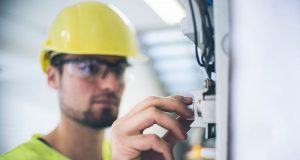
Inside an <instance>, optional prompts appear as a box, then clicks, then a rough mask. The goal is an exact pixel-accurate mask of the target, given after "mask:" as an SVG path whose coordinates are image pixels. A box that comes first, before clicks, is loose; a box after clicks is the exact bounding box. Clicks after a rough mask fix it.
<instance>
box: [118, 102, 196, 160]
mask: <svg viewBox="0 0 300 160" xmlns="http://www.w3.org/2000/svg"><path fill="white" fill-rule="evenodd" d="M191 103H192V98H190V97H182V96H170V97H163V98H161V97H149V98H147V99H146V100H144V101H142V102H141V103H139V104H138V105H137V106H136V107H134V108H133V109H132V110H131V111H130V112H129V113H128V114H126V115H125V116H123V117H121V118H120V119H118V120H117V121H115V123H114V124H113V126H112V158H113V160H125V159H126V160H132V159H143V160H147V159H149V160H150V159H151V160H162V159H165V160H173V159H174V158H173V154H172V150H173V147H174V145H175V143H176V142H177V141H178V140H185V139H186V138H187V135H186V132H187V131H188V130H189V124H190V121H187V120H185V119H189V118H191V117H192V116H193V112H192V110H190V109H188V108H187V106H188V105H190V104H191ZM165 112H175V113H177V114H178V115H179V116H180V117H181V118H177V119H174V118H172V117H171V116H169V115H168V114H166V113H165ZM153 124H157V125H159V126H161V127H163V128H165V129H167V130H168V132H167V133H166V135H165V136H164V137H163V138H160V137H159V136H157V135H155V134H143V131H144V130H145V129H146V128H149V127H150V126H152V125H153Z"/></svg>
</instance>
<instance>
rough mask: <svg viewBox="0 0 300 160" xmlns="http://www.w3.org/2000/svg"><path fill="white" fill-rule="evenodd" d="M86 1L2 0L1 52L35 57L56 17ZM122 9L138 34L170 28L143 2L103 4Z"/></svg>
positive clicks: (110, 0) (111, 0)
mask: <svg viewBox="0 0 300 160" xmlns="http://www.w3.org/2000/svg"><path fill="white" fill-rule="evenodd" d="M82 1H83V0H1V2H0V27H1V28H0V49H1V50H8V51H9V52H10V53H20V52H22V53H26V52H27V53H29V54H30V53H32V54H36V53H37V52H38V50H39V48H38V47H37V46H41V43H42V42H43V40H44V39H45V37H46V35H47V32H48V29H49V28H50V26H51V23H52V22H53V20H54V18H55V16H56V15H57V14H58V13H59V11H61V10H62V9H63V8H64V7H66V6H69V5H72V4H74V3H77V2H82ZM101 2H104V3H110V4H113V5H115V6H116V7H117V8H119V9H120V10H121V11H122V12H124V14H125V15H127V16H128V18H129V19H130V20H131V21H132V23H133V25H134V26H135V27H136V30H137V32H144V31H148V30H153V29H160V28H167V27H170V26H169V25H167V24H166V23H165V22H164V21H163V20H162V19H161V18H160V17H159V16H158V15H157V14H156V13H154V11H153V10H152V9H151V8H150V7H149V6H148V5H147V4H146V3H145V2H144V1H142V0H126V1H124V0H101Z"/></svg>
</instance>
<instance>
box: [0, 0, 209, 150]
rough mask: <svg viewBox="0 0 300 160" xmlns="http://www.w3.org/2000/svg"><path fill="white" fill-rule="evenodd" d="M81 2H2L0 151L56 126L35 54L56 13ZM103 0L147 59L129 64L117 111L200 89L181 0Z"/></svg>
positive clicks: (53, 98) (53, 102) (53, 101)
mask: <svg viewBox="0 0 300 160" xmlns="http://www.w3.org/2000/svg"><path fill="white" fill-rule="evenodd" d="M80 1H82V0H64V1H61V0H51V1H50V0H47V1H46V0H1V2H0V153H3V152H5V151H8V150H10V149H12V148H13V147H15V146H16V145H17V144H20V143H22V142H24V141H26V140H28V139H30V137H31V136H32V135H33V134H34V133H42V134H46V133H48V132H49V131H51V130H52V129H54V128H55V127H56V125H57V123H58V121H59V107H58V100H57V95H56V92H55V91H54V90H52V89H51V88H50V87H48V85H47V82H46V76H45V75H44V74H43V73H42V70H41V66H40V63H39V56H40V51H41V48H42V44H43V41H44V39H45V38H46V36H47V32H48V29H49V28H50V26H51V24H52V22H53V20H54V18H55V17H56V15H57V14H58V13H59V11H60V10H62V9H63V8H64V7H66V6H69V5H72V4H74V3H76V2H80ZM101 2H105V3H111V4H113V5H115V6H116V7H117V8H119V9H120V10H121V11H122V12H123V13H124V14H125V15H127V16H128V18H129V19H130V20H131V21H132V23H133V25H134V26H135V27H136V30H137V36H138V39H139V44H140V48H141V50H142V52H143V53H144V54H146V55H147V56H148V57H149V58H150V60H149V61H148V62H146V63H141V62H132V63H133V66H132V67H131V68H129V69H128V71H127V73H126V74H127V75H126V81H127V86H126V90H125V95H124V98H123V101H122V104H121V113H120V115H123V114H124V113H126V112H128V110H130V108H132V107H133V106H134V105H135V104H136V103H137V102H139V101H141V100H143V99H144V98H145V97H146V96H150V95H155V96H167V95H173V94H180V95H187V96H191V94H190V90H193V89H199V88H201V87H202V83H201V81H202V80H203V79H205V78H206V75H205V72H204V70H202V69H201V68H200V67H198V66H197V63H196V60H195V58H194V44H193V43H192V42H190V40H188V39H187V38H186V37H185V36H184V35H183V33H182V32H181V30H180V25H179V22H180V20H181V18H183V17H184V16H185V9H184V7H183V4H182V2H181V1H177V0H164V1H159V2H158V1H152V2H151V1H147V0H145V1H141V0H130V2H129V1H123V0H102V1H101ZM153 2H154V3H153ZM157 4H159V5H157ZM157 6H158V8H157Z"/></svg>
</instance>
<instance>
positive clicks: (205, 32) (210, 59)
mask: <svg viewBox="0 0 300 160" xmlns="http://www.w3.org/2000/svg"><path fill="white" fill-rule="evenodd" d="M194 1H195V2H196V3H197V4H198V6H199V12H200V17H201V26H202V43H203V46H204V47H203V48H202V52H201V58H200V56H199V53H198V45H199V37H198V31H197V23H196V17H195V11H194V7H193V3H192V0H189V6H190V10H191V15H192V21H193V28H194V38H195V54H196V60H197V63H198V64H199V66H201V67H204V68H205V71H206V73H207V76H208V78H209V79H211V73H212V72H215V55H214V52H215V50H214V48H215V47H214V30H213V26H212V22H211V18H210V15H209V12H208V6H209V5H212V1H209V2H207V0H194Z"/></svg>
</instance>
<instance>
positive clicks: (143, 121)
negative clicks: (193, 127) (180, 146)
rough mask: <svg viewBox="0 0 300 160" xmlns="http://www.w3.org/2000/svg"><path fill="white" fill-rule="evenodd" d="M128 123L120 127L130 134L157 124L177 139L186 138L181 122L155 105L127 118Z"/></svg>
mask: <svg viewBox="0 0 300 160" xmlns="http://www.w3.org/2000/svg"><path fill="white" fill-rule="evenodd" d="M126 124H127V125H126V126H120V127H122V130H123V131H125V132H126V133H128V134H136V133H141V132H142V131H143V130H144V129H146V128H148V127H150V126H152V125H153V124H157V125H159V126H161V127H163V128H165V129H167V130H169V131H171V132H172V133H173V135H174V136H175V137H176V138H177V139H181V140H183V139H185V138H186V133H185V132H184V129H183V128H182V126H181V125H180V124H179V122H178V121H177V120H175V119H174V118H172V117H171V116H169V115H167V114H166V113H164V112H162V111H161V110H159V109H157V108H155V107H152V108H148V109H146V110H144V111H142V112H141V113H137V114H135V115H133V116H132V117H131V118H129V119H127V122H126Z"/></svg>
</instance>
